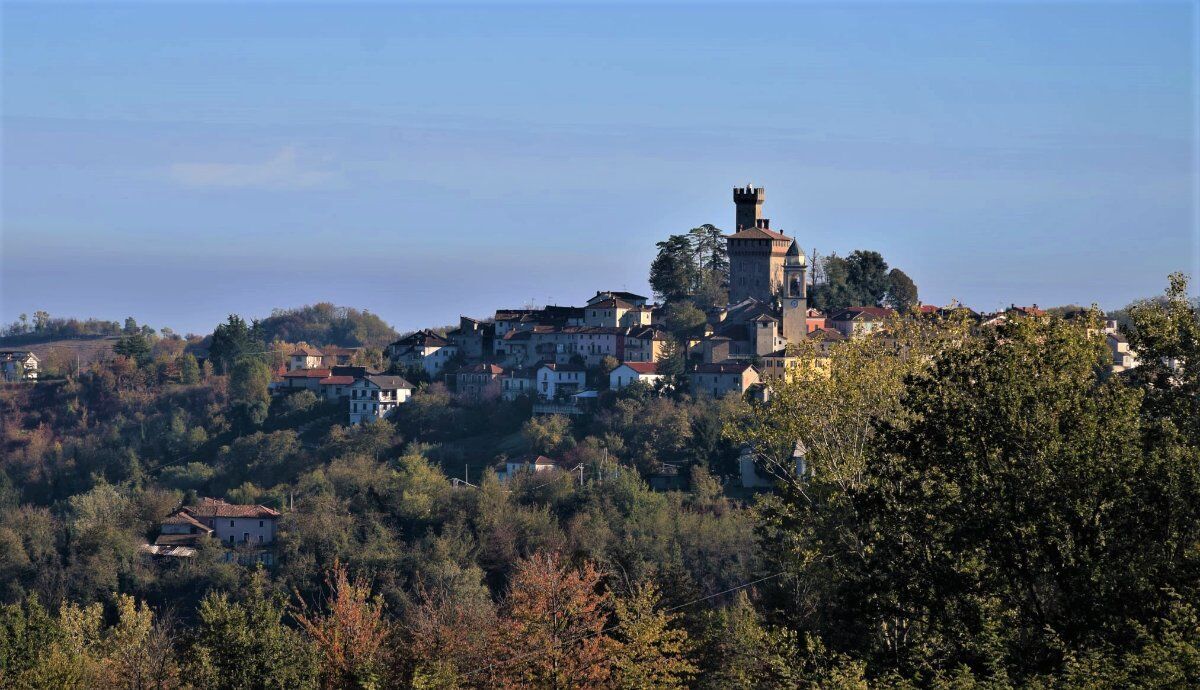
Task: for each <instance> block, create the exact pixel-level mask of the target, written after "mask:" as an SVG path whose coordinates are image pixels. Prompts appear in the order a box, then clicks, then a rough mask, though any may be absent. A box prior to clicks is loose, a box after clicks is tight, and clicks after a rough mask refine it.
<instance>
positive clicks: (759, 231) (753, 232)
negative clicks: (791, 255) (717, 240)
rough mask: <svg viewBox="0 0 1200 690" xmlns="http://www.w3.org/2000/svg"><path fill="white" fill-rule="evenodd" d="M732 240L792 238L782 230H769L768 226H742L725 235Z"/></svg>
mask: <svg viewBox="0 0 1200 690" xmlns="http://www.w3.org/2000/svg"><path fill="white" fill-rule="evenodd" d="M725 237H726V238H728V239H732V240H791V239H792V238H790V237H788V236H787V235H785V234H783V233H782V232H775V231H774V230H767V229H766V228H742V229H741V230H738V231H737V232H735V233H733V234H732V235H726V236H725Z"/></svg>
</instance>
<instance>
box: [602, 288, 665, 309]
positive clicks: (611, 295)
mask: <svg viewBox="0 0 1200 690" xmlns="http://www.w3.org/2000/svg"><path fill="white" fill-rule="evenodd" d="M610 299H619V300H621V301H624V302H628V303H629V304H631V305H633V306H635V307H644V306H646V303H647V302H649V301H650V299H649V298H648V297H645V296H643V295H639V294H636V293H633V292H625V291H624V290H599V291H597V292H596V294H595V295H594V296H593V297H591V298H590V299H588V301H587V306H589V307H590V306H592V305H593V304H596V303H597V302H603V301H605V300H610Z"/></svg>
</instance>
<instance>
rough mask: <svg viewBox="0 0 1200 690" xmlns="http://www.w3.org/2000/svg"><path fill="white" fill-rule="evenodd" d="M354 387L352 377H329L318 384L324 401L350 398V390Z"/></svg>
mask: <svg viewBox="0 0 1200 690" xmlns="http://www.w3.org/2000/svg"><path fill="white" fill-rule="evenodd" d="M353 385H354V377H353V376H335V375H330V376H326V377H325V378H323V379H321V380H320V381H319V382H318V386H319V388H320V392H321V397H322V398H323V399H325V400H330V401H332V400H340V399H342V398H349V397H350V388H351V387H352V386H353Z"/></svg>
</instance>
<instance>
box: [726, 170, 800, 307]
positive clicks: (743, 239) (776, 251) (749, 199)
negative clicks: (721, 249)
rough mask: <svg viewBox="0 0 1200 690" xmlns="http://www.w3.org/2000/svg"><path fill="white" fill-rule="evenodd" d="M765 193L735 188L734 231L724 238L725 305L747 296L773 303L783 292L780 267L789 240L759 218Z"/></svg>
mask: <svg viewBox="0 0 1200 690" xmlns="http://www.w3.org/2000/svg"><path fill="white" fill-rule="evenodd" d="M764 199H766V191H765V190H764V189H763V188H762V187H749V186H747V187H735V188H734V190H733V203H734V204H735V205H736V207H737V217H736V222H737V227H738V230H737V232H735V233H733V234H732V235H726V237H725V240H726V246H727V248H728V250H729V303H730V304H737V303H738V302H741V301H742V300H744V299H746V298H747V297H753V298H754V299H756V300H758V301H760V302H764V303H768V304H770V303H773V302H774V301H775V297H776V296H777V295H779V294H781V292H782V290H783V264H784V256H785V255H786V254H787V251H788V247H790V246H791V244H792V238H790V237H788V236H787V235H784V234H782V233H779V232H776V231H774V230H772V229H771V221H770V220H769V219H767V218H763V217H762V203H763V200H764Z"/></svg>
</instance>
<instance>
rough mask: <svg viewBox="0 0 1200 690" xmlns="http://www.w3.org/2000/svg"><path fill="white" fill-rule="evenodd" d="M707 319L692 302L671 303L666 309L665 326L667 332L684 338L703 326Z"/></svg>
mask: <svg viewBox="0 0 1200 690" xmlns="http://www.w3.org/2000/svg"><path fill="white" fill-rule="evenodd" d="M706 320H707V317H706V316H705V315H704V312H703V311H701V310H700V309H699V308H698V307H697V306H696V305H694V304H692V303H691V302H686V301H684V302H671V303H670V304H668V305H667V307H666V314H665V316H664V319H663V321H664V323H663V325H664V326H666V329H667V332H669V333H671V334H672V335H674V336H676V337H683V336H684V335H685V334H689V333H690V332H691V331H693V330H695V329H696V328H698V327H700V326H703V325H704V322H705V321H706Z"/></svg>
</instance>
